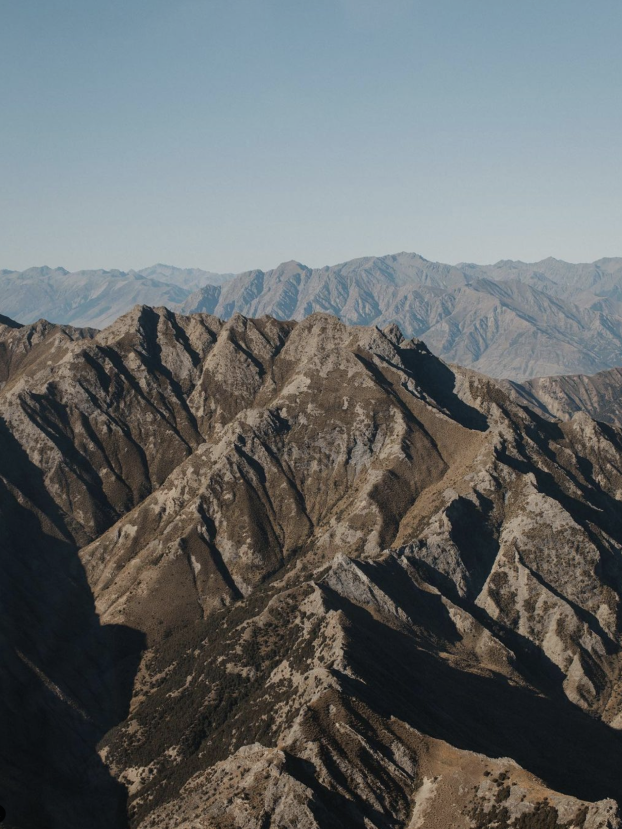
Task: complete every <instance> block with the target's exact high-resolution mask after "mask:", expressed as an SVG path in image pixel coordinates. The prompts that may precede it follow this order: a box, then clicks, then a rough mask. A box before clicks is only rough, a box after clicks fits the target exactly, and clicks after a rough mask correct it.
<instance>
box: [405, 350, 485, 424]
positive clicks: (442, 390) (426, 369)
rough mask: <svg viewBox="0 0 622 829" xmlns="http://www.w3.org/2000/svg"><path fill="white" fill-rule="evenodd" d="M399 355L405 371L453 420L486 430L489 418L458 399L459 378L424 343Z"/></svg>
mask: <svg viewBox="0 0 622 829" xmlns="http://www.w3.org/2000/svg"><path fill="white" fill-rule="evenodd" d="M399 355H400V359H401V361H402V363H403V364H404V367H405V368H406V371H408V373H409V374H411V375H412V377H413V378H414V380H415V382H416V383H417V385H418V386H419V388H420V389H421V390H422V391H423V392H424V393H425V394H426V395H427V396H428V397H430V398H431V399H432V400H434V401H436V403H437V404H438V405H439V406H440V407H441V408H442V409H444V410H445V411H446V412H447V414H449V416H450V417H451V418H452V419H453V420H455V421H456V422H457V423H460V424H461V425H462V426H466V427H467V428H468V429H476V430H477V431H479V432H485V431H486V429H487V428H488V420H487V418H486V416H485V415H484V414H482V412H480V411H479V410H478V409H476V408H474V407H473V406H469V404H468V403H465V402H464V400H461V398H460V397H458V395H457V394H456V391H455V388H456V375H455V374H454V372H453V371H452V370H451V368H450V367H449V366H448V365H446V364H445V363H443V362H442V360H440V359H439V358H438V357H435V356H434V355H433V354H432V352H431V351H429V350H428V348H427V346H425V345H424V343H418V344H417V345H416V346H415V347H414V348H400V349H399Z"/></svg>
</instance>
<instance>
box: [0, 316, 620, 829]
mask: <svg viewBox="0 0 622 829" xmlns="http://www.w3.org/2000/svg"><path fill="white" fill-rule="evenodd" d="M0 322H2V325H1V326H0V383H1V384H2V388H1V390H0V417H1V418H2V420H1V421H0V440H1V441H2V445H1V446H0V450H1V451H0V491H1V493H2V498H1V499H0V525H1V528H2V539H3V550H2V564H3V579H2V581H1V582H0V591H2V595H1V597H0V598H1V599H2V602H3V607H5V608H6V610H5V613H4V615H3V621H2V635H3V649H2V656H1V659H2V662H3V664H2V665H1V666H0V670H2V675H3V677H5V678H6V682H5V686H6V693H3V696H2V702H1V703H0V704H1V705H2V706H3V710H2V722H3V724H6V726H7V727H6V735H7V736H6V737H3V739H4V741H5V750H3V752H2V754H1V756H0V776H1V778H2V780H3V781H7V782H6V783H5V784H4V785H5V793H4V794H3V795H2V796H3V798H4V801H5V807H6V808H7V812H8V814H9V819H11V816H13V819H14V821H15V826H16V827H21V829H31V827H32V829H35V827H37V829H38V828H39V827H41V826H42V825H45V826H49V827H52V828H54V827H57V826H58V827H60V826H63V827H64V829H66V827H74V826H75V827H83V826H85V825H89V826H93V827H99V826H100V825H101V827H102V829H103V827H104V826H105V827H111V826H112V827H115V829H116V827H119V829H121V827H125V826H127V825H128V824H129V825H130V826H132V827H137V828H138V827H140V829H148V828H150V827H156V826H157V827H164V828H165V829H166V827H171V829H172V827H184V829H191V827H192V829H198V827H205V829H208V827H209V828H210V829H211V828H212V827H218V828H219V827H222V829H231V828H232V827H240V829H251V827H252V828H253V829H255V827H256V828H257V829H265V827H268V826H274V827H277V826H279V827H281V826H282V827H284V826H296V827H300V829H307V827H308V829H313V827H322V829H324V827H343V826H348V827H349V826H352V827H355V826H361V827H378V829H385V827H395V829H397V828H398V827H400V829H401V828H402V827H403V829H417V827H439V829H440V827H447V826H454V827H459V829H461V827H464V829H471V827H485V826H496V827H516V828H517V829H537V827H551V829H562V827H563V829H571V827H575V828H576V829H580V827H585V829H600V827H611V829H614V827H620V825H621V822H620V815H619V810H618V805H617V804H618V802H621V803H622V782H621V781H620V776H619V768H620V767H621V764H622V735H621V734H620V728H621V727H622V683H621V681H620V666H621V662H620V624H621V614H620V605H621V588H620V585H621V584H622V581H621V575H622V557H621V554H622V517H621V515H622V513H621V510H620V505H621V499H622V433H621V432H619V431H618V430H617V428H615V427H613V426H609V425H605V424H602V423H599V422H596V421H594V420H592V419H590V417H588V416H587V415H586V414H582V413H580V414H577V415H575V416H574V417H572V419H570V420H568V421H558V420H555V419H554V418H553V416H552V413H551V412H550V411H548V410H547V411H546V412H544V411H543V410H542V408H541V409H540V410H539V411H536V410H535V409H534V408H530V407H528V406H527V405H526V404H525V397H524V396H523V397H520V398H519V397H517V392H516V390H515V389H509V390H508V389H506V388H503V387H502V386H500V385H499V384H497V383H495V382H494V381H492V380H489V379H487V378H485V377H483V376H481V375H478V374H476V373H474V372H472V371H469V370H467V369H459V368H456V367H450V366H447V365H446V364H444V363H443V362H441V361H440V360H438V359H437V358H436V357H434V356H432V354H431V353H430V352H429V351H428V349H427V348H426V346H425V345H424V344H423V343H421V342H420V341H418V340H405V339H404V338H403V337H402V335H401V333H400V331H399V329H398V328H397V327H396V326H394V325H390V326H388V327H386V328H385V329H384V330H380V329H378V328H374V327H347V326H346V325H344V324H343V323H341V322H340V321H339V320H338V319H337V318H335V317H332V316H329V315H327V314H314V315H312V316H310V317H308V318H307V319H305V320H304V321H302V322H299V323H294V322H280V321H277V320H275V319H272V318H270V317H262V318H259V319H246V318H245V317H243V316H240V315H239V314H236V315H234V316H233V317H232V318H231V319H230V320H229V321H227V322H222V321H221V320H219V319H217V318H216V317H213V316H209V315H207V314H193V315H191V316H182V315H178V314H174V313H172V312H171V311H169V310H166V309H164V308H155V309H154V308H149V307H145V306H140V307H137V308H135V309H133V310H132V311H131V312H130V313H128V314H126V315H125V316H124V317H122V318H121V319H119V320H117V322H115V323H114V324H113V325H112V326H110V327H109V328H107V329H105V330H104V331H102V332H99V333H97V332H95V331H93V330H89V329H72V328H69V327H64V326H52V325H50V324H48V323H36V324H33V325H29V326H23V327H20V326H16V325H15V324H13V323H11V321H10V320H6V319H4V320H2V321H0ZM3 731H5V729H4V728H3ZM33 792H35V794H33Z"/></svg>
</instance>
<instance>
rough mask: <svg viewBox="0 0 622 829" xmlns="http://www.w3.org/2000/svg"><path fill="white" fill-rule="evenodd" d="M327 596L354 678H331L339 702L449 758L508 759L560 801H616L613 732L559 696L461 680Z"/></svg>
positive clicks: (619, 757) (496, 681)
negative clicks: (347, 628) (431, 744)
mask: <svg viewBox="0 0 622 829" xmlns="http://www.w3.org/2000/svg"><path fill="white" fill-rule="evenodd" d="M326 595H327V597H328V600H329V601H330V603H331V604H332V605H333V607H334V608H335V609H339V610H342V611H343V612H344V613H345V614H346V616H347V618H348V620H349V624H350V625H351V626H352V635H351V636H349V642H350V644H349V647H348V655H347V658H348V662H349V664H350V665H351V667H352V670H353V673H354V674H355V676H356V677H357V678H354V677H352V676H347V675H345V674H342V673H339V681H340V683H341V685H342V687H343V689H344V690H345V692H346V693H348V694H349V695H351V696H352V697H355V698H358V699H360V700H361V701H362V702H364V703H365V704H366V705H367V706H369V707H370V708H371V709H372V710H374V711H376V712H377V713H378V714H380V715H381V716H383V717H387V718H390V717H397V718H398V719H400V720H403V721H404V722H406V723H408V724H409V725H410V726H412V727H413V728H415V729H417V730H418V731H420V732H422V733H423V734H427V735H429V736H431V737H434V738H438V739H441V740H444V741H446V742H447V743H449V744H450V745H453V746H455V747H456V748H459V749H463V750H468V751H474V752H478V753H481V754H485V755H487V756H490V757H511V758H512V759H514V760H515V761H516V762H517V763H518V764H519V765H521V766H522V767H523V768H525V769H527V770H528V771H530V772H531V773H532V774H535V775H536V776H537V777H539V778H540V779H542V780H543V781H544V782H545V783H546V785H547V786H549V787H551V788H552V789H554V790H556V791H559V792H561V793H564V794H569V795H573V796H575V797H578V798H580V799H583V800H588V801H593V800H600V799H602V798H606V797H612V798H614V799H615V800H617V801H618V802H621V801H622V779H621V778H620V774H619V769H620V768H622V734H620V732H618V731H616V730H614V729H612V728H610V727H608V726H607V725H605V724H604V723H603V722H602V721H600V720H598V719H595V718H592V717H590V716H588V715H587V714H585V713H584V712H582V711H581V710H580V709H579V708H577V707H576V706H574V705H572V704H571V703H570V702H569V701H568V700H567V699H566V698H565V697H563V696H562V695H561V694H559V695H557V696H555V697H553V696H550V697H545V696H540V695H537V694H536V693H534V692H532V691H530V690H528V689H526V688H523V687H519V686H516V685H512V684H510V683H509V682H508V681H507V680H506V679H505V678H504V677H502V676H499V675H495V676H482V675H478V674H474V673H470V672H468V671H462V670H459V669H457V668H455V667H453V666H452V665H450V664H449V663H448V662H446V661H444V660H443V659H442V658H440V657H439V656H436V655H433V654H432V653H429V652H427V651H425V650H423V649H422V648H421V647H420V646H419V645H418V643H417V642H416V641H415V639H413V637H412V636H410V635H408V634H407V633H404V632H401V631H398V630H395V629H394V628H391V627H389V626H388V625H385V624H383V623H382V622H381V621H379V620H377V619H376V618H374V617H373V616H372V615H371V614H370V613H369V612H368V611H367V610H365V609H363V608H361V607H360V606H358V605H355V604H353V603H352V602H350V601H349V600H347V599H344V598H343V597H342V596H340V595H338V594H336V593H334V592H333V591H331V590H330V589H327V590H326Z"/></svg>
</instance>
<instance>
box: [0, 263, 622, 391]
mask: <svg viewBox="0 0 622 829" xmlns="http://www.w3.org/2000/svg"><path fill="white" fill-rule="evenodd" d="M136 304H148V305H165V306H167V307H169V308H170V309H172V310H178V311H181V312H182V313H193V312H203V313H209V314H214V315H216V316H218V317H219V318H221V319H229V318H230V317H231V316H232V315H233V314H234V313H236V312H238V313H241V314H243V315H245V316H249V317H259V316H263V315H270V316H273V317H274V318H276V319H281V320H286V319H294V320H301V319H304V318H305V317H306V316H308V315H309V314H312V313H314V312H326V313H331V314H335V315H337V316H339V317H340V318H341V319H342V320H343V321H344V322H346V323H348V324H351V325H376V326H378V327H380V328H383V327H384V326H386V325H389V324H391V323H396V324H397V325H398V326H399V327H400V329H401V330H402V331H403V332H404V334H405V336H408V337H413V336H414V337H418V338H423V339H424V340H425V342H426V343H427V345H428V347H429V348H430V350H431V351H432V352H433V353H434V354H436V355H437V356H440V357H442V358H443V359H444V360H446V361H448V362H452V363H458V364H460V365H463V366H467V367H471V368H474V369H476V370H478V371H481V372H482V373H485V374H487V375H489V376H492V377H498V378H508V379H511V380H517V381H522V380H525V379H531V378H534V377H538V376H548V375H560V374H594V373H597V372H600V371H603V370H606V369H610V368H614V367H616V366H619V365H622V259H621V258H617V259H611V258H610V259H601V260H599V261H598V262H594V263H592V264H579V265H575V264H570V263H567V262H561V261H559V260H557V259H552V258H550V259H545V260H543V261H542V262H537V263H534V264H526V263H523V262H512V261H502V262H498V263H497V264H496V265H484V266H482V265H474V264H466V263H462V264H459V265H456V266H451V265H443V264H439V263H436V262H429V261H428V260H426V259H424V258H423V257H421V256H418V255H416V254H411V253H400V254H396V255H391V256H381V257H368V258H364V259H355V260H352V261H350V262H346V263H343V264H340V265H335V266H331V267H324V268H315V269H312V268H308V267H306V266H305V265H302V264H300V263H298V262H286V263H284V264H282V265H280V266H279V267H277V268H275V269H274V270H271V271H267V272H264V271H261V270H254V271H249V272H247V273H243V274H239V275H237V276H233V275H231V274H225V275H218V274H213V273H209V272H206V271H199V270H181V269H177V268H172V267H169V266H165V265H156V266H154V267H152V268H146V269H145V270H143V271H137V272H134V271H130V272H128V273H124V272H121V271H80V272H78V273H75V274H69V273H67V272H66V271H65V270H63V269H56V270H50V269H49V268H32V269H30V270H28V271H24V272H22V273H17V272H13V271H2V272H0V310H1V311H2V313H4V314H6V315H7V316H9V317H11V318H13V319H17V320H19V321H20V322H24V323H28V322H34V321H35V320H37V319H39V318H46V319H48V320H50V321H52V322H58V323H63V324H72V325H79V326H92V327H96V328H100V327H103V326H106V325H108V324H110V323H111V322H113V321H114V320H115V319H116V318H118V317H119V316H120V315H122V314H123V313H125V312H127V311H128V310H129V309H130V308H131V307H132V306H133V305H136Z"/></svg>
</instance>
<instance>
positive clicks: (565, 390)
mask: <svg viewBox="0 0 622 829" xmlns="http://www.w3.org/2000/svg"><path fill="white" fill-rule="evenodd" d="M506 389H508V390H509V391H510V392H511V393H513V395H514V397H515V399H517V400H518V401H519V402H522V403H526V404H527V405H528V406H530V407H531V408H532V409H535V410H536V411H539V412H541V413H542V414H544V415H545V416H546V417H551V418H559V419H560V420H569V419H570V418H572V417H574V415H575V414H577V413H578V412H587V413H588V414H589V415H590V417H593V418H594V419H595V420H600V421H603V422H604V423H610V424H612V425H615V426H622V368H612V369H609V370H607V371H601V372H599V373H598V374H594V375H593V376H591V377H588V376H586V375H584V374H575V375H572V374H568V375H562V376H558V377H535V378H534V379H533V380H528V381H526V382H525V383H507V385H506Z"/></svg>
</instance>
